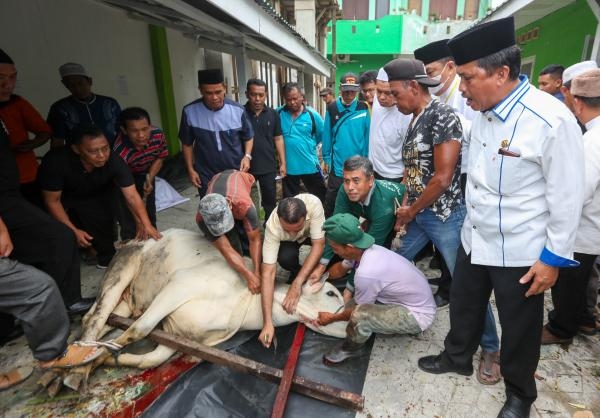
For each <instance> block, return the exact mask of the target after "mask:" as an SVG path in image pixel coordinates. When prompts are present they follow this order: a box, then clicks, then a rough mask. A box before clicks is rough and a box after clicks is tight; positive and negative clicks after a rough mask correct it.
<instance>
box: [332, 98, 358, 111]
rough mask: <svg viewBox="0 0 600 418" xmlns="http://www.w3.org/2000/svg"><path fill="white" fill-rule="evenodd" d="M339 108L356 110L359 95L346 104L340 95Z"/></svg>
mask: <svg viewBox="0 0 600 418" xmlns="http://www.w3.org/2000/svg"><path fill="white" fill-rule="evenodd" d="M337 101H338V108H339V109H340V110H345V109H350V110H354V108H355V107H356V104H357V103H358V96H356V97H355V98H354V100H352V102H351V103H350V104H348V105H347V104H345V103H344V101H343V100H342V96H340V97H338V100H337Z"/></svg>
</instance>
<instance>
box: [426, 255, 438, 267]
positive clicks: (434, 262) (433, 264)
mask: <svg viewBox="0 0 600 418" xmlns="http://www.w3.org/2000/svg"><path fill="white" fill-rule="evenodd" d="M429 268H430V269H432V270H439V269H440V260H439V259H438V258H437V257H436V256H435V255H434V256H433V257H431V260H429Z"/></svg>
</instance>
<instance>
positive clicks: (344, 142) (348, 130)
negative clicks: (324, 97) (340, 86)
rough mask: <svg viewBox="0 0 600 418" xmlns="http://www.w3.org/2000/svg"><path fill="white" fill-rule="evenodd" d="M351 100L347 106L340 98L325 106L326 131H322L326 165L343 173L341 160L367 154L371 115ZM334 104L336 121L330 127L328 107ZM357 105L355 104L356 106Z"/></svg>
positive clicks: (342, 161)
mask: <svg viewBox="0 0 600 418" xmlns="http://www.w3.org/2000/svg"><path fill="white" fill-rule="evenodd" d="M358 104H359V101H358V100H354V101H353V102H352V103H351V104H350V106H344V105H343V104H342V98H341V97H340V98H338V99H337V100H336V101H335V102H333V103H331V104H330V105H329V106H327V113H326V115H325V131H324V132H323V161H324V162H325V164H327V165H329V172H330V173H332V174H334V175H336V176H338V177H342V175H343V173H342V172H343V167H344V161H346V159H348V158H349V157H352V156H354V155H360V156H363V157H367V156H368V155H369V129H370V127H371V117H370V115H369V109H368V108H367V107H366V106H362V105H361V106H360V107H363V108H362V109H361V108H360V107H358ZM333 106H335V107H337V117H338V119H337V121H335V124H334V125H333V127H332V123H331V115H330V112H331V110H332V109H333V110H335V107H334V108H332V107H333ZM357 107H358V108H357Z"/></svg>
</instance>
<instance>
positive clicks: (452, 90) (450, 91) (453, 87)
mask: <svg viewBox="0 0 600 418" xmlns="http://www.w3.org/2000/svg"><path fill="white" fill-rule="evenodd" d="M459 84H460V77H459V76H458V75H455V76H454V80H452V83H450V86H448V88H447V89H446V91H445V92H443V93H442V94H440V95H439V96H438V97H439V101H440V102H442V103H446V104H448V102H449V101H450V100H452V98H453V97H454V95H455V94H456V92H457V91H458V85H459ZM431 97H432V98H433V95H432V96H431Z"/></svg>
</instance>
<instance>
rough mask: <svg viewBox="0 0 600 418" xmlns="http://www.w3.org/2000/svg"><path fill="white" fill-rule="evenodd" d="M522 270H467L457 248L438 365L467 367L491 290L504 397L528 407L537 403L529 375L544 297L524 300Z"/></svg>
mask: <svg viewBox="0 0 600 418" xmlns="http://www.w3.org/2000/svg"><path fill="white" fill-rule="evenodd" d="M528 270H529V267H491V266H483V265H477V264H472V263H471V257H470V256H467V254H466V253H465V250H464V248H463V246H462V245H461V246H460V247H459V249H458V254H457V257H456V266H455V268H454V276H453V278H452V287H451V291H450V331H449V332H448V335H447V336H446V340H445V341H444V347H445V350H444V352H443V360H444V361H446V362H449V363H451V364H455V365H457V366H459V367H470V366H471V365H472V362H473V354H474V353H475V351H477V347H478V345H479V342H480V340H481V335H482V334H483V326H484V321H485V318H486V309H487V305H488V301H489V299H490V295H491V292H492V289H493V290H494V294H495V296H496V306H497V307H498V316H499V318H500V325H501V326H502V341H501V345H502V351H501V357H500V367H501V369H502V376H503V377H504V383H505V386H506V393H507V395H508V394H509V393H513V394H515V395H517V396H518V397H520V398H523V399H524V400H526V401H530V402H533V401H534V400H535V398H536V397H537V390H536V387H535V378H534V376H533V374H534V373H535V370H536V368H537V364H538V360H539V357H540V345H541V335H542V321H543V316H544V311H543V308H544V295H543V294H539V295H535V296H530V297H528V298H526V297H525V292H526V291H527V289H528V288H529V286H530V284H529V283H527V284H520V283H519V279H520V278H521V277H522V276H523V275H524V274H525V273H527V271H528Z"/></svg>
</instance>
